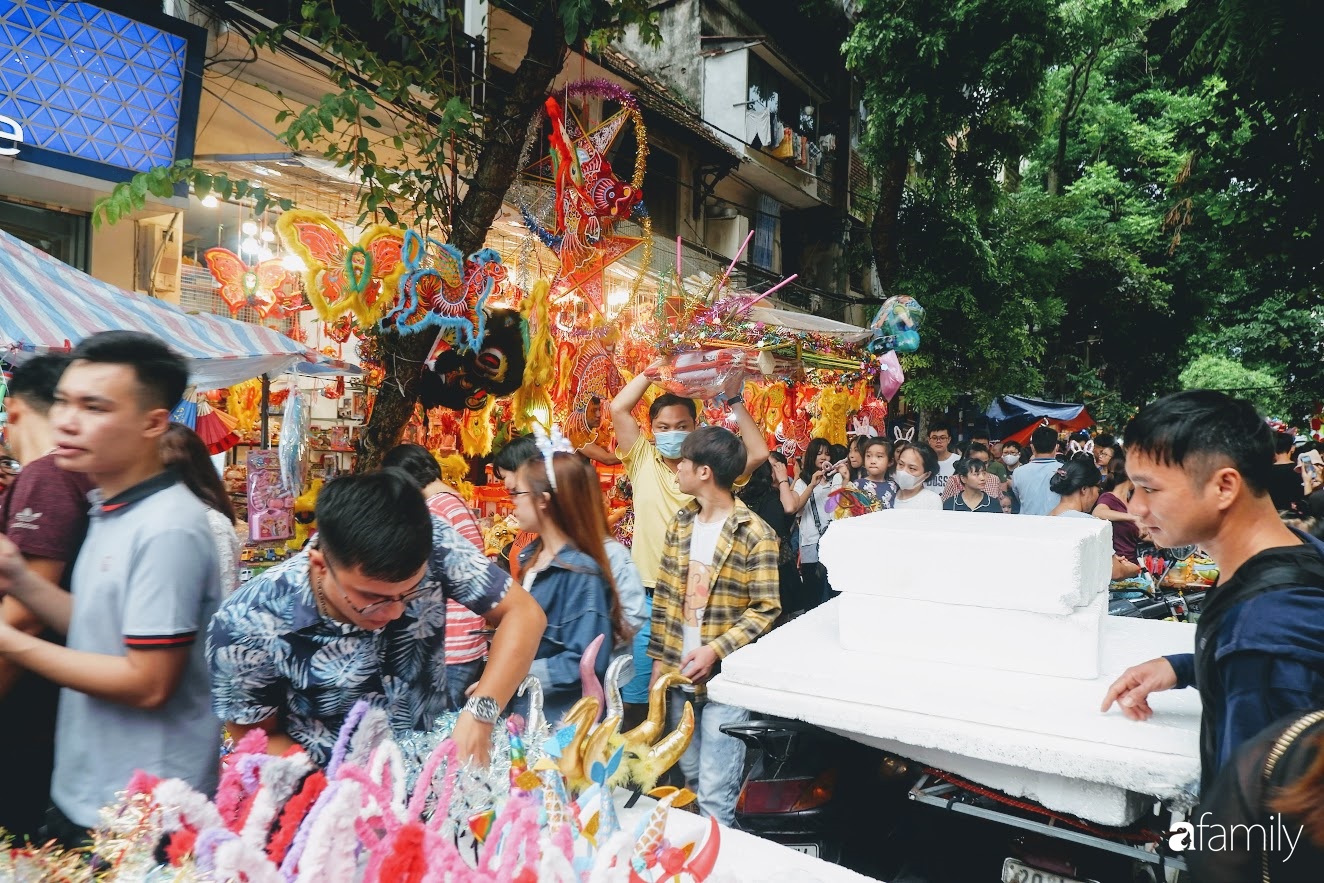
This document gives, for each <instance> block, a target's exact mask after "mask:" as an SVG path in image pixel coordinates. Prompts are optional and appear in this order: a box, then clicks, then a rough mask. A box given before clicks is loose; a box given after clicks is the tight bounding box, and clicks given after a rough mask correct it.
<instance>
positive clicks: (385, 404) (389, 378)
mask: <svg viewBox="0 0 1324 883" xmlns="http://www.w3.org/2000/svg"><path fill="white" fill-rule="evenodd" d="M569 51H570V50H569V47H568V46H567V45H566V42H565V27H564V25H563V24H562V22H561V17H560V16H559V15H557V4H556V2H554V0H546V2H544V3H543V4H542V7H541V9H540V10H539V13H538V18H537V20H536V21H535V22H534V24H533V28H532V31H531V32H530V35H529V48H528V51H527V52H526V53H525V56H524V60H523V61H521V62H520V66H519V68H518V69H517V70H516V71H515V75H514V78H513V80H512V83H511V89H510V94H509V96H508V97H507V98H506V102H505V105H504V106H503V107H502V108H501V110H500V113H499V114H495V115H494V114H492V113H491V112H490V109H489V111H488V116H487V119H486V120H485V124H484V130H483V139H484V142H485V143H484V145H483V150H482V153H480V154H479V156H478V162H477V164H476V165H475V167H474V174H473V177H472V178H471V179H470V180H469V182H468V190H467V191H466V192H465V194H464V200H463V201H462V202H461V203H460V207H459V209H457V210H456V214H455V223H454V225H453V229H452V232H451V243H452V244H453V245H454V246H455V247H456V248H458V249H459V250H460V251H461V252H462V253H463V254H472V253H473V252H475V251H477V250H478V249H480V248H482V247H483V243H484V241H485V240H486V239H487V232H488V230H490V229H491V228H492V222H493V221H495V220H496V217H497V214H498V213H500V211H501V203H502V200H503V199H505V196H506V191H507V190H509V189H510V186H511V184H513V183H514V181H515V176H516V175H518V174H519V156H520V152H521V151H522V150H523V149H524V135H525V132H527V131H528V127H529V121H530V120H531V119H533V116H534V114H536V113H537V112H538V111H539V109H540V108H541V107H542V103H543V100H544V98H546V96H547V91H548V90H549V89H550V88H551V85H552V81H553V80H554V79H555V78H556V75H557V74H558V73H560V71H561V67H562V66H563V65H564V64H565V59H566V56H567V55H568V54H569ZM434 339H435V338H434V337H433V335H431V334H412V335H408V336H401V335H399V334H395V333H389V334H382V335H381V337H380V346H379V347H378V349H379V352H380V354H381V358H382V363H383V366H384V368H385V377H384V379H383V380H382V385H381V388H380V389H379V390H378V391H377V399H376V402H375V404H374V405H373V408H372V417H371V419H370V420H369V421H368V425H367V426H365V427H364V430H363V434H362V436H360V439H359V446H358V447H359V457H358V469H359V470H360V471H364V470H369V469H375V468H377V464H379V463H380V462H381V459H382V455H383V454H385V453H386V452H387V451H389V450H390V449H391V448H392V447H394V446H395V445H396V444H398V443H399V441H400V433H401V432H403V431H404V428H405V424H407V423H408V422H409V420H410V418H411V417H412V416H413V414H414V405H415V403H416V402H417V401H418V381H419V377H420V376H421V375H422V370H423V360H424V359H426V358H427V355H428V350H429V348H430V347H431V345H432V342H433V340H434Z"/></svg>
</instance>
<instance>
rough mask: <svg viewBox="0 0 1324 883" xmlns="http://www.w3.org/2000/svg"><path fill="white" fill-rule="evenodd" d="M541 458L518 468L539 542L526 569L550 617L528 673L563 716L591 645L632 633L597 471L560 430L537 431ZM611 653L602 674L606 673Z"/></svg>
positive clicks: (522, 514)
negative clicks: (611, 556)
mask: <svg viewBox="0 0 1324 883" xmlns="http://www.w3.org/2000/svg"><path fill="white" fill-rule="evenodd" d="M535 437H536V440H537V442H538V450H539V453H540V454H541V456H540V457H535V458H534V459H532V460H529V461H527V462H526V463H524V464H523V465H522V466H520V467H519V469H518V470H516V472H515V489H514V490H512V491H511V492H510V497H511V499H512V500H514V503H515V517H516V518H518V519H519V524H520V528H521V529H523V530H527V531H529V532H531V533H534V534H537V539H535V540H534V541H533V542H532V543H530V544H529V545H528V546H526V547H525V548H524V550H523V552H521V553H520V558H519V563H520V574H521V579H522V582H523V584H524V588H525V589H526V590H528V592H529V594H531V595H532V596H533V598H534V600H536V601H537V602H538V604H539V606H541V607H542V609H543V612H544V613H545V614H546V615H547V628H546V630H545V631H544V632H543V637H542V641H541V643H539V645H538V652H537V654H536V655H535V657H534V661H533V666H532V668H530V670H529V674H531V675H533V676H534V677H536V678H538V680H539V682H540V683H541V684H542V688H543V709H544V711H545V713H546V715H547V719H548V720H549V721H556V720H559V719H560V716H561V715H562V714H564V713H565V712H566V711H569V710H570V707H571V706H572V705H573V704H574V703H575V702H577V701H578V700H579V698H580V697H581V696H582V695H583V682H582V680H581V676H580V669H579V663H580V660H581V659H582V657H583V656H584V654H585V652H586V651H587V650H588V647H589V645H590V644H592V643H593V641H594V640H595V639H596V638H597V637H598V636H599V635H606V636H607V637H608V640H610V641H611V642H612V644H613V645H616V644H620V643H623V642H626V641H628V640H629V639H630V637H631V636H632V634H633V630H632V629H630V627H629V626H628V625H627V623H626V621H625V616H624V614H623V612H622V610H621V602H620V597H619V595H618V594H617V591H616V584H615V581H614V579H613V577H612V570H611V562H610V561H609V560H608V558H607V551H606V548H605V546H604V545H603V537H604V534H605V525H606V515H605V514H604V513H603V511H602V492H601V490H600V488H599V485H598V479H597V473H596V472H594V470H593V467H592V466H591V465H589V463H588V462H587V461H586V460H584V459H583V458H582V457H580V456H579V455H578V454H576V453H574V450H573V448H572V447H571V445H570V443H569V442H568V441H567V440H566V439H565V437H564V436H562V435H561V431H560V429H559V428H557V427H553V428H552V431H551V433H550V434H548V433H546V432H544V431H542V430H541V429H538V430H535ZM610 655H611V654H609V653H601V654H599V655H598V658H597V660H596V664H595V666H594V667H595V671H596V674H597V677H598V680H599V681H601V680H602V678H604V677H605V676H606V674H607V664H608V662H609V661H610Z"/></svg>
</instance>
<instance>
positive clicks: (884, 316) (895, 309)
mask: <svg viewBox="0 0 1324 883" xmlns="http://www.w3.org/2000/svg"><path fill="white" fill-rule="evenodd" d="M922 324H924V308H923V307H922V306H920V305H919V301H917V300H915V299H914V298H913V297H911V296H910V295H908V294H899V295H895V296H893V297H889V298H888V299H887V300H885V301H883V305H882V306H881V307H879V308H878V312H877V313H875V314H874V317H873V321H872V322H870V323H869V330H871V331H872V332H873V333H874V337H873V339H872V340H870V341H869V343H868V345H867V346H868V349H869V352H871V353H873V354H874V355H879V356H880V355H882V354H883V353H886V352H890V351H895V352H898V353H913V352H914V351H915V350H917V349H919V342H920V341H919V326H920V325H922ZM886 398H891V396H886Z"/></svg>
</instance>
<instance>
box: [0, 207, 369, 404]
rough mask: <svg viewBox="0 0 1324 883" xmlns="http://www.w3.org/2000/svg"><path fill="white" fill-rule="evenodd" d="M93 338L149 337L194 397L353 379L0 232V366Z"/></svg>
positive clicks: (337, 363)
mask: <svg viewBox="0 0 1324 883" xmlns="http://www.w3.org/2000/svg"><path fill="white" fill-rule="evenodd" d="M98 331H144V332H146V333H148V334H154V335H156V336H157V337H159V338H161V339H162V340H164V341H166V342H167V343H169V344H170V345H171V346H172V347H174V348H175V349H176V350H177V351H178V352H180V353H181V354H183V355H184V356H185V357H186V358H187V359H188V360H189V373H190V378H189V383H190V384H191V385H192V386H194V387H196V388H197V389H199V390H208V389H217V388H219V387H223V386H232V385H233V384H236V383H239V382H241V381H244V380H249V379H251V378H253V377H258V376H259V375H262V374H267V375H271V376H275V375H277V374H283V373H285V372H287V371H294V372H295V373H299V374H315V375H327V376H336V375H355V374H358V373H360V372H359V369H358V368H357V367H355V366H353V365H350V364H348V363H347V362H344V361H341V360H340V359H332V358H330V357H328V356H325V355H323V354H322V353H319V352H317V351H316V350H312V349H309V348H308V347H306V346H304V345H303V344H301V343H299V342H297V341H294V340H291V339H290V338H288V337H286V336H285V335H283V334H281V333H280V332H278V331H273V330H272V329H270V328H263V327H261V326H259V325H250V324H249V323H247V322H239V321H236V320H234V319H226V318H222V317H220V316H213V315H210V314H207V313H197V314H191V313H185V312H184V311H183V310H181V309H179V308H178V307H176V306H174V305H173V304H169V303H166V302H165V301H161V300H157V299H155V298H151V297H146V296H143V295H136V294H130V293H129V292H127V291H124V290H122V289H119V288H116V287H115V286H114V285H111V284H109V283H107V282H102V281H101V280H99V279H94V278H92V277H91V276H89V275H87V274H86V273H83V272H82V271H80V270H77V269H75V268H73V267H71V266H69V265H68V264H66V263H64V262H63V261H61V260H58V259H57V258H54V257H51V256H50V255H48V254H46V253H45V252H44V251H41V250H40V249H37V248H33V247H32V246H30V245H28V244H27V243H25V242H23V241H21V240H19V239H16V238H15V237H13V236H11V235H9V234H8V233H6V232H4V231H3V230H0V359H4V360H5V361H7V362H10V363H13V364H19V363H21V362H22V361H23V360H24V359H26V358H28V357H29V356H33V355H35V354H37V353H45V352H63V351H66V350H68V349H70V348H71V347H73V346H74V345H76V344H77V343H78V342H79V341H81V340H82V339H83V338H85V337H87V336H89V335H92V334H95V333H97V332H98Z"/></svg>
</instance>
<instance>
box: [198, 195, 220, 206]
mask: <svg viewBox="0 0 1324 883" xmlns="http://www.w3.org/2000/svg"><path fill="white" fill-rule="evenodd" d="M220 204H221V201H220V200H219V199H217V198H216V197H215V196H212V195H211V194H210V193H208V194H207V195H206V196H204V197H202V207H203V208H216V206H218V205H220Z"/></svg>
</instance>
